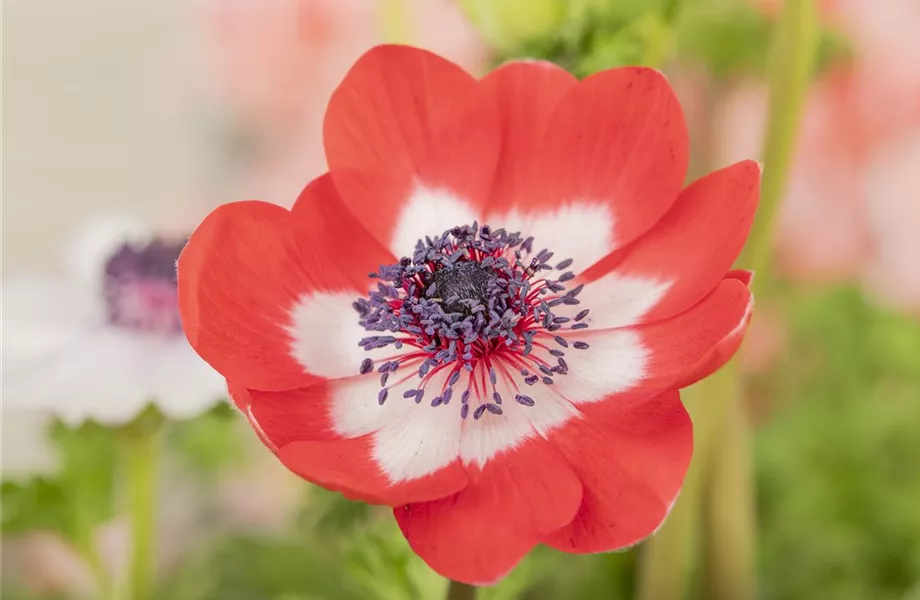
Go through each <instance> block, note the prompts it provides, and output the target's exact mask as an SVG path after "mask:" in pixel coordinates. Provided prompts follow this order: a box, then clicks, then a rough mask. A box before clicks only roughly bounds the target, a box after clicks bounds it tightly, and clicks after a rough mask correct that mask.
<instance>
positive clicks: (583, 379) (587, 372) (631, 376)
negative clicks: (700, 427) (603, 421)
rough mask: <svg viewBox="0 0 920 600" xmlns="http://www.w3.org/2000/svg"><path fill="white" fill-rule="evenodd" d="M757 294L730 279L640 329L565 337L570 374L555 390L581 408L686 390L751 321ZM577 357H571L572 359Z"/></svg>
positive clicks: (627, 328)
mask: <svg viewBox="0 0 920 600" xmlns="http://www.w3.org/2000/svg"><path fill="white" fill-rule="evenodd" d="M751 303H752V299H751V293H750V290H748V288H747V286H745V285H744V284H742V283H741V282H740V281H737V280H735V279H726V280H724V281H722V283H720V284H719V285H718V287H716V289H715V291H713V292H712V293H711V294H710V295H709V296H707V297H706V298H704V299H703V300H701V301H700V302H699V303H698V304H696V305H695V306H693V307H692V308H691V309H690V310H688V311H686V312H684V313H682V314H680V315H678V316H676V317H673V318H671V319H667V320H665V321H658V322H656V323H651V324H647V325H640V326H638V327H624V328H620V329H606V330H602V331H594V332H592V331H591V330H590V329H588V330H586V333H583V334H579V335H574V334H567V335H566V336H565V337H566V339H567V340H568V343H569V344H570V345H574V344H575V343H576V342H578V341H582V342H585V343H587V344H588V348H587V349H584V350H578V349H573V350H571V351H568V352H567V355H566V360H567V361H568V365H569V372H568V374H567V375H566V376H564V377H557V378H555V384H554V385H553V389H555V390H556V391H557V392H558V393H560V394H562V395H563V396H564V397H565V398H567V399H568V400H569V401H570V402H572V403H575V404H577V405H578V406H579V408H580V407H581V406H583V405H585V404H590V403H593V402H597V401H598V400H600V399H602V398H604V397H605V396H609V395H611V394H616V393H620V392H627V391H639V390H642V391H645V392H659V391H663V390H667V389H674V388H677V387H678V386H680V385H683V384H684V382H686V381H687V379H688V377H691V376H693V375H694V374H695V373H697V372H699V371H700V369H702V368H703V367H702V366H701V365H704V364H707V363H708V361H709V360H710V358H711V357H712V356H713V353H714V352H717V351H719V349H720V348H724V349H725V350H728V348H727V347H726V346H724V345H723V344H724V342H725V340H726V338H730V337H731V336H733V335H735V333H736V332H737V330H738V329H739V328H742V329H743V324H744V323H745V322H746V321H747V319H748V318H749V315H750V310H751ZM569 355H571V356H569Z"/></svg>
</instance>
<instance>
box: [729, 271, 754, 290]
mask: <svg viewBox="0 0 920 600" xmlns="http://www.w3.org/2000/svg"><path fill="white" fill-rule="evenodd" d="M725 278H726V279H737V280H738V281H740V282H741V283H743V284H744V285H746V286H748V287H751V284H752V283H754V271H745V270H744V269H732V270H731V271H729V272H728V273H727V274H726V275H725Z"/></svg>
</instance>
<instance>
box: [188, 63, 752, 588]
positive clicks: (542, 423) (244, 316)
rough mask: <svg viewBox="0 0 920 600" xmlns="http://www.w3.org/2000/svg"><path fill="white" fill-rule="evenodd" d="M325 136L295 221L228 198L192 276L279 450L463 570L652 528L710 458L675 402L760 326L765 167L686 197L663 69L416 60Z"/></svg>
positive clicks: (199, 333)
mask: <svg viewBox="0 0 920 600" xmlns="http://www.w3.org/2000/svg"><path fill="white" fill-rule="evenodd" d="M382 99H383V100H382ZM324 133H325V135H324V146H325V151H326V157H327V159H328V161H329V164H330V168H331V170H330V172H329V173H328V174H326V175H323V176H321V177H319V178H317V179H316V180H314V181H313V182H312V183H310V185H308V186H307V187H306V189H305V190H304V191H303V192H302V193H301V194H300V196H299V198H298V199H297V202H296V203H295V204H294V206H293V208H292V209H291V210H286V209H284V208H281V207H279V206H276V205H273V204H269V203H266V202H257V201H248V202H238V203H233V204H228V205H224V206H222V207H220V208H218V209H217V210H215V211H214V212H212V213H211V215H209V216H208V217H207V218H206V219H205V221H204V222H203V223H202V224H201V225H200V226H199V227H198V229H197V230H196V231H195V233H194V234H193V235H192V237H191V239H190V241H189V244H188V245H187V246H186V248H185V249H184V250H183V252H182V256H181V257H180V259H179V267H178V275H179V298H180V306H181V310H182V315H183V320H182V323H183V327H184V328H185V332H186V334H187V336H188V339H189V341H190V343H191V344H192V346H194V348H195V349H196V350H197V351H198V352H199V353H200V354H201V356H202V357H204V358H205V359H206V360H207V361H208V362H209V363H210V364H211V365H212V366H214V367H215V369H217V370H218V371H220V372H221V374H223V375H224V376H226V377H227V379H228V381H229V382H230V389H231V396H232V397H233V400H234V402H235V403H236V404H237V406H239V408H240V409H241V410H242V411H244V412H245V414H246V415H247V417H248V418H249V421H250V423H251V425H252V426H253V428H254V430H255V431H256V433H257V434H258V436H259V437H260V439H262V441H263V442H264V443H265V444H266V446H267V447H268V448H270V449H271V450H272V451H273V452H274V453H275V454H276V455H277V456H278V458H279V459H280V460H281V462H282V463H284V464H285V465H286V466H287V467H288V468H289V469H291V470H292V471H294V472H295V473H297V474H299V475H301V476H302V477H304V478H305V479H308V480H310V481H313V482H315V483H318V484H320V485H323V486H325V487H327V488H329V489H332V490H336V491H340V492H342V493H344V494H345V495H347V496H349V497H353V498H357V499H361V500H365V501H368V502H372V503H376V504H385V505H388V506H391V507H393V509H394V514H395V516H396V519H397V522H398V523H399V525H400V527H401V529H402V531H403V533H404V535H405V536H406V538H407V540H408V541H409V544H410V545H411V546H412V548H413V549H414V550H415V551H416V552H417V553H418V554H419V555H420V556H421V557H422V558H423V559H425V561H426V562H427V563H428V564H429V565H430V566H432V568H433V569H435V570H436V571H438V572H439V573H441V574H442V575H445V576H446V577H449V578H451V579H455V580H459V581H464V582H469V583H479V584H481V583H491V582H495V581H497V580H498V579H500V578H502V577H503V576H504V575H506V574H507V573H508V572H509V571H510V570H511V568H513V566H514V565H515V564H516V563H517V562H518V561H519V560H520V559H521V558H522V557H523V556H524V555H525V554H526V553H527V552H528V551H529V550H530V549H531V548H533V547H534V546H535V545H536V544H538V543H545V544H548V545H550V546H553V547H555V548H558V549H561V550H564V551H568V552H575V553H590V552H598V551H604V550H611V549H615V548H622V547H625V546H628V545H631V544H634V543H636V542H638V541H639V540H641V539H643V538H645V537H646V536H648V535H650V534H651V533H652V532H653V531H654V530H655V529H656V528H657V527H658V526H659V525H660V524H661V522H662V521H663V519H664V518H665V517H666V515H667V514H668V511H669V510H670V508H671V506H672V505H673V502H674V500H675V498H676V496H677V493H678V491H679V489H680V487H681V484H682V481H683V477H684V474H685V472H686V468H687V465H688V463H689V459H690V454H691V450H692V443H691V423H690V421H689V418H688V416H687V414H686V412H685V411H684V409H683V406H682V405H681V403H680V397H679V392H678V389H679V388H682V387H684V386H686V385H689V384H691V383H693V382H695V381H698V380H699V379H701V378H703V377H705V376H707V375H709V374H711V373H712V372H714V371H715V370H717V369H718V368H720V367H721V366H722V365H723V364H724V363H725V361H727V360H728V359H729V358H731V356H732V355H733V354H734V352H735V351H736V350H737V349H738V346H739V345H740V343H741V338H742V336H743V333H744V331H745V329H746V327H747V324H748V321H749V318H750V315H751V309H752V303H753V300H752V297H751V294H750V290H749V289H748V286H749V283H750V274H749V273H746V272H730V271H729V269H730V267H731V264H732V262H733V261H734V260H735V259H736V257H737V254H738V252H739V251H740V250H741V247H742V246H743V244H744V242H745V239H746V237H747V233H748V231H749V228H750V225H751V222H752V220H753V215H754V211H755V208H756V204H757V200H758V197H759V181H760V169H759V166H758V165H757V164H756V163H754V162H753V161H742V162H739V163H737V164H734V165H731V166H729V167H726V168H724V169H721V170H719V171H716V172H714V173H711V174H709V175H707V176H705V177H703V178H701V179H699V180H698V181H696V182H695V183H693V184H691V185H690V186H688V187H686V188H684V187H683V185H684V179H685V176H686V171H687V162H688V139H687V131H686V127H685V124H684V117H683V114H682V112H681V108H680V106H679V104H678V102H677V100H676V98H675V97H674V94H673V91H672V90H671V88H670V86H669V84H668V83H667V81H666V80H665V79H664V77H662V76H661V74H660V73H658V72H656V71H653V70H651V69H642V68H624V69H614V70H609V71H605V72H602V73H599V74H597V75H595V76H593V77H591V78H589V79H586V80H583V81H581V82H579V81H578V80H577V79H576V78H575V77H573V76H572V75H570V74H568V73H566V72H565V71H563V70H562V69H560V68H559V67H556V66H554V65H552V64H550V63H545V62H539V61H520V62H511V63H508V64H506V65H504V66H502V67H501V68H499V69H497V70H496V71H494V72H493V73H491V74H489V75H488V76H486V77H484V78H482V79H480V80H477V79H475V78H474V77H472V76H471V75H469V74H468V73H465V72H464V71H463V70H462V69H460V68H459V67H457V65H454V64H452V63H450V62H448V61H446V60H444V59H442V58H440V57H438V56H436V55H434V54H431V53H428V52H425V51H422V50H418V49H415V48H410V47H406V46H380V47H377V48H374V49H372V50H370V51H369V52H367V53H366V54H365V55H363V56H362V57H361V58H360V59H359V60H358V62H357V63H356V64H355V65H354V66H353V67H352V68H351V70H350V71H349V72H348V75H347V76H346V77H345V79H344V80H343V81H342V83H341V84H340V86H339V87H338V88H337V89H336V91H335V93H334V94H333V96H332V99H331V101H330V104H329V108H328V110H327V113H326V123H325V130H324ZM486 223H488V225H491V227H489V226H488V225H486ZM480 224H482V225H481V226H480ZM518 230H520V231H522V234H518V233H514V232H516V231H518ZM427 236H432V237H427ZM554 252H555V253H556V255H555V258H554V254H553V253H554ZM397 257H403V258H397ZM368 273H373V275H372V276H370V277H369V276H368ZM423 397H424V402H423Z"/></svg>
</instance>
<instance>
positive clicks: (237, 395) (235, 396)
mask: <svg viewBox="0 0 920 600" xmlns="http://www.w3.org/2000/svg"><path fill="white" fill-rule="evenodd" d="M227 393H228V395H229V396H230V400H231V401H232V402H233V404H234V405H235V406H236V407H237V408H238V409H240V412H242V413H243V415H244V416H245V417H246V420H247V421H249V424H250V425H251V426H252V429H253V430H254V431H255V432H256V435H257V436H259V440H260V441H261V442H262V443H263V444H265V447H266V448H268V449H269V450H271V451H272V452H274V453H275V454H278V446H277V445H276V444H275V443H274V442H273V441H271V439H270V438H269V437H268V435H266V433H265V432H264V431H263V430H262V428H261V427H260V426H259V422H258V421H256V419H255V417H254V416H253V414H252V410H251V407H252V396H251V395H250V393H249V390H247V389H246V388H244V387H240V386H238V385H236V384H234V383H232V382H230V381H228V382H227Z"/></svg>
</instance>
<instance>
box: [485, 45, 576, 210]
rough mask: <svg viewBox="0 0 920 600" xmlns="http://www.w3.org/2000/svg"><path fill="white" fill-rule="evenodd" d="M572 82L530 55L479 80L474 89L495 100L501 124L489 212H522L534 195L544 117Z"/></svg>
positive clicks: (545, 122) (562, 70)
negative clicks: (498, 152)
mask: <svg viewBox="0 0 920 600" xmlns="http://www.w3.org/2000/svg"><path fill="white" fill-rule="evenodd" d="M577 83H578V80H577V79H575V77H574V76H572V75H570V74H569V73H568V72H567V71H565V70H564V69H561V68H559V67H557V66H556V65H554V64H553V63H551V62H546V61H536V60H529V61H514V62H509V63H506V64H504V65H502V66H501V67H500V68H498V69H496V70H495V71H493V72H491V73H490V74H489V75H488V76H486V77H485V78H484V79H483V80H482V81H481V82H480V83H479V93H481V94H482V95H483V96H484V97H485V98H486V99H487V101H489V102H493V103H495V105H496V107H497V110H498V114H499V119H500V123H501V140H502V148H501V154H500V155H499V159H498V166H497V168H496V171H495V179H494V181H493V183H492V193H491V196H490V200H489V204H488V213H489V215H496V214H497V215H501V214H505V213H508V212H510V211H511V210H513V209H518V210H519V211H526V210H527V209H528V208H529V207H530V206H531V204H532V203H533V202H535V201H536V200H537V199H538V193H539V190H538V188H537V185H538V183H539V182H538V179H539V168H540V164H539V160H540V155H541V153H542V148H543V140H544V138H545V137H546V131H547V127H548V126H549V122H550V117H551V116H552V115H553V112H554V111H555V109H556V106H557V105H558V104H559V100H560V99H561V98H562V97H563V96H564V95H565V94H566V92H568V91H569V90H570V89H572V88H573V87H574V86H575V85H576V84H577ZM494 224H495V225H500V224H499V223H497V222H496V223H494Z"/></svg>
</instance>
